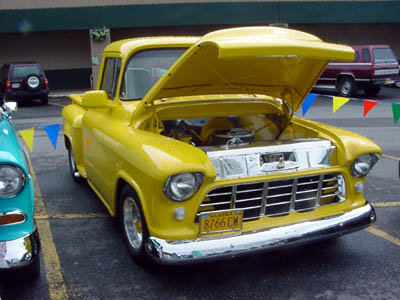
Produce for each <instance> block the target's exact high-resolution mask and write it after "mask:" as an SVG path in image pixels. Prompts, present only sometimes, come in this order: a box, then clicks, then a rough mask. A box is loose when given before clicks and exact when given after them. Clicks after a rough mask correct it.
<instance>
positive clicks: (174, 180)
mask: <svg viewBox="0 0 400 300" xmlns="http://www.w3.org/2000/svg"><path fill="white" fill-rule="evenodd" d="M185 177H186V178H185ZM190 179H192V180H193V181H192V187H191V188H190V192H183V189H184V188H186V189H187V188H188V187H187V186H186V187H178V184H179V183H182V180H186V183H187V181H188V180H190ZM203 179H204V174H203V173H201V172H184V173H178V174H174V175H171V176H169V177H168V178H167V180H166V181H165V183H164V194H165V195H166V196H167V198H168V199H169V200H171V201H173V202H184V201H187V200H189V199H190V198H192V197H193V196H194V195H195V194H196V193H197V191H198V190H199V188H200V186H201V185H202V183H203ZM179 189H180V191H181V195H178V193H179V191H178V190H179Z"/></svg>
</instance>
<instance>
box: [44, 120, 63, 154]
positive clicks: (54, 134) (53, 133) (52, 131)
mask: <svg viewBox="0 0 400 300" xmlns="http://www.w3.org/2000/svg"><path fill="white" fill-rule="evenodd" d="M43 129H44V130H45V131H46V133H47V136H48V137H49V139H50V142H51V143H52V144H53V147H54V149H57V141H58V131H59V130H60V124H54V125H48V126H45V127H43Z"/></svg>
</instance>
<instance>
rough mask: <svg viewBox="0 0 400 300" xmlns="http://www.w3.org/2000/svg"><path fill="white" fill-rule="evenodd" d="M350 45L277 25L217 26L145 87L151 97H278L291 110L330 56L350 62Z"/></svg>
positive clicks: (145, 101)
mask: <svg viewBox="0 0 400 300" xmlns="http://www.w3.org/2000/svg"><path fill="white" fill-rule="evenodd" d="M353 58H354V50H353V49H352V48H351V47H348V46H343V45H336V44H330V43H325V42H323V41H321V40H320V39H319V38H317V37H315V36H313V35H311V34H307V33H304V32H300V31H295V30H290V29H284V28H276V27H244V28H234V29H227V30H219V31H215V32H212V33H209V34H207V35H205V36H204V37H202V38H201V39H200V40H199V41H198V42H197V43H196V44H195V45H193V46H192V47H191V48H189V49H188V50H187V51H186V52H185V53H184V54H183V55H182V56H181V57H180V58H179V60H178V61H177V62H176V63H175V64H174V65H173V66H172V67H171V68H170V69H169V70H168V72H167V74H165V75H164V76H163V77H162V78H161V79H160V80H159V81H158V82H157V83H156V84H155V85H154V86H153V88H152V89H151V90H150V91H149V92H148V94H147V95H146V96H145V97H144V99H143V100H142V103H141V105H140V109H139V110H141V109H143V108H144V107H145V106H146V105H148V104H151V103H152V102H153V101H154V100H158V99H162V98H169V97H180V96H195V95H212V94H214V95H215V94H260V95H268V96H272V97H277V98H280V99H282V100H283V101H285V102H286V103H287V104H288V105H289V106H290V107H291V108H292V110H293V111H296V110H297V109H298V108H299V107H300V105H301V103H302V101H303V100H304V98H305V97H306V96H307V94H308V93H309V92H310V90H311V89H312V87H313V86H314V83H315V82H316V80H317V79H318V78H319V76H320V75H321V73H322V72H323V70H324V69H325V67H326V66H327V64H328V63H329V61H331V60H339V61H352V60H353Z"/></svg>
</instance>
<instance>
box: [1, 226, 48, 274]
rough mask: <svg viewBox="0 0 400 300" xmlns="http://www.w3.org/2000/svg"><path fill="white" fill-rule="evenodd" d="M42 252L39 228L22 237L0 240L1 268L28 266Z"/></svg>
mask: <svg viewBox="0 0 400 300" xmlns="http://www.w3.org/2000/svg"><path fill="white" fill-rule="evenodd" d="M39 253H40V240H39V233H38V231H37V228H35V230H34V231H33V232H32V233H31V234H29V235H27V236H25V237H22V238H19V239H16V240H11V241H4V242H2V241H0V269H11V268H19V267H23V266H26V265H28V264H30V263H31V262H33V261H34V260H35V259H37V257H38V256H39Z"/></svg>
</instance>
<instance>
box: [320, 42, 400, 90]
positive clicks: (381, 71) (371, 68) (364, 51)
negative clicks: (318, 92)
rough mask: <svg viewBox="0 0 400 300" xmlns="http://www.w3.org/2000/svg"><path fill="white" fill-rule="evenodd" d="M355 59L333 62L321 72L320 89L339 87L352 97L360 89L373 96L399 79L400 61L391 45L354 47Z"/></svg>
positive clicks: (335, 88) (337, 88)
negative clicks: (384, 86) (399, 62)
mask: <svg viewBox="0 0 400 300" xmlns="http://www.w3.org/2000/svg"><path fill="white" fill-rule="evenodd" d="M352 48H353V49H354V51H355V57H354V60H353V62H350V63H349V62H338V61H335V62H331V63H330V64H329V65H328V67H327V68H326V70H325V72H324V73H323V74H322V75H321V77H320V79H319V80H318V82H317V84H316V85H315V88H316V89H331V90H337V91H338V92H339V94H340V95H341V96H343V97H352V96H354V95H355V94H356V93H357V91H358V90H360V89H362V90H364V92H365V93H366V94H367V95H369V96H373V95H376V94H377V93H378V92H379V91H380V89H381V87H382V86H383V85H391V84H393V83H394V82H395V81H397V80H399V78H398V76H399V64H398V61H397V59H396V57H395V56H394V54H393V51H392V49H390V47H389V46H388V45H364V46H352Z"/></svg>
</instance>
